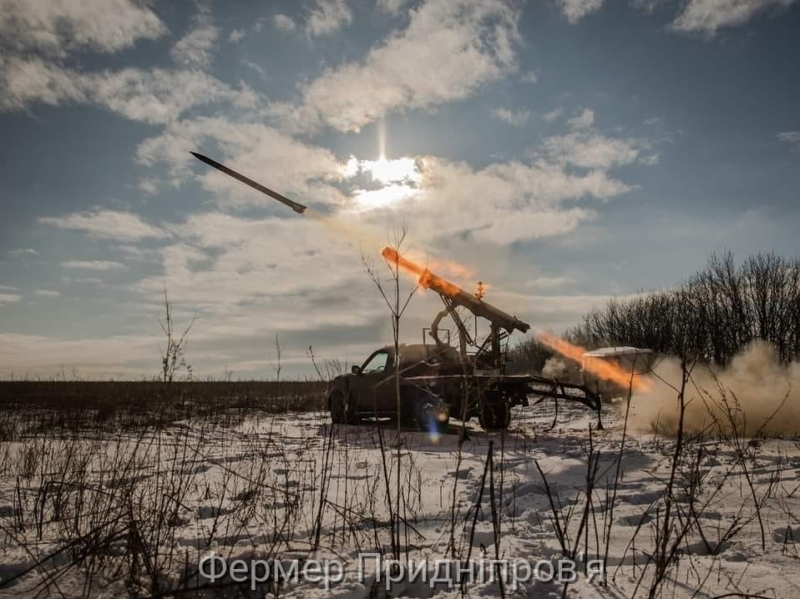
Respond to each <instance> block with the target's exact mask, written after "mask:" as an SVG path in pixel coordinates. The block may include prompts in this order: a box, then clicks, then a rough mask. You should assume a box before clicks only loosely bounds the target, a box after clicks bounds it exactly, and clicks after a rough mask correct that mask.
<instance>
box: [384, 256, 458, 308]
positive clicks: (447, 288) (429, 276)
mask: <svg viewBox="0 0 800 599" xmlns="http://www.w3.org/2000/svg"><path fill="white" fill-rule="evenodd" d="M381 255H382V256H383V258H384V260H386V261H387V262H389V263H390V264H395V265H396V266H397V268H398V269H400V270H402V271H404V272H407V273H410V274H412V275H415V276H416V277H418V278H417V283H418V284H419V286H420V287H422V288H424V289H431V288H432V289H433V290H434V291H436V292H437V293H444V294H446V295H449V296H453V295H456V294H458V293H463V292H462V291H461V288H460V287H459V286H458V285H453V283H451V282H450V281H447V280H445V279H443V278H441V277H439V276H436V275H435V274H433V273H432V272H431V271H429V270H428V269H427V268H423V267H422V266H420V265H419V264H417V263H416V262H412V261H411V260H409V259H408V258H406V257H405V256H401V255H400V253H399V252H398V251H397V250H396V249H394V248H390V247H389V246H386V247H385V248H383V251H381Z"/></svg>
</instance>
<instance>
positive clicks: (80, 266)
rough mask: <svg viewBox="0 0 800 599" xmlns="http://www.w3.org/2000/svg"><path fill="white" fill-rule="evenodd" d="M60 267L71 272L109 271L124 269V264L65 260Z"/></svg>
mask: <svg viewBox="0 0 800 599" xmlns="http://www.w3.org/2000/svg"><path fill="white" fill-rule="evenodd" d="M61 266H63V267H64V268H69V269H73V270H96V271H109V270H123V269H125V265H124V264H122V263H120V262H114V261H112V260H67V261H66V262H62V263H61Z"/></svg>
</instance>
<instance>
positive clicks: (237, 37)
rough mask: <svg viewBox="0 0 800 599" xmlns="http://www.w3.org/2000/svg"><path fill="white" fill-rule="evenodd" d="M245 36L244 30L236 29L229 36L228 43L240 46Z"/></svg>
mask: <svg viewBox="0 0 800 599" xmlns="http://www.w3.org/2000/svg"><path fill="white" fill-rule="evenodd" d="M245 35H246V33H245V30H244V29H234V30H233V31H231V33H230V35H229V36H228V41H229V42H231V43H233V44H238V43H239V42H241V41H242V40H243V39H244V37H245Z"/></svg>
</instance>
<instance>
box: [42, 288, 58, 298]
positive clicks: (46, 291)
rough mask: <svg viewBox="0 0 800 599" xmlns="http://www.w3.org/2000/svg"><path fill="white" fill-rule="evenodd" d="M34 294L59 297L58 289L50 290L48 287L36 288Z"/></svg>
mask: <svg viewBox="0 0 800 599" xmlns="http://www.w3.org/2000/svg"><path fill="white" fill-rule="evenodd" d="M36 295H37V296H38V297H59V296H60V295H61V294H60V293H59V292H58V291H52V290H50V289H37V290H36Z"/></svg>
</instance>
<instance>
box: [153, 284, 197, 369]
mask: <svg viewBox="0 0 800 599" xmlns="http://www.w3.org/2000/svg"><path fill="white" fill-rule="evenodd" d="M164 313H165V317H164V320H161V318H160V317H159V319H158V322H159V324H160V325H161V330H162V331H163V332H164V335H165V337H166V342H167V345H166V348H162V347H161V345H160V344H159V347H158V349H159V350H160V351H161V380H162V381H163V382H165V383H167V384H169V383H171V382H172V381H173V379H174V378H175V375H176V373H178V372H180V370H181V369H186V372H187V375H188V377H189V379H191V378H192V367H191V365H190V364H189V363H188V362H187V361H186V345H187V343H188V335H189V331H190V330H191V328H192V325H194V321H195V319H196V318H197V315H194V316H192V319H191V320H190V321H189V324H188V325H187V327H186V328H185V329H184V331H183V333H181V335H180V336H177V335H176V333H175V320H174V318H173V316H172V304H171V303H170V301H169V294H168V293H167V288H166V287H164Z"/></svg>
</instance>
